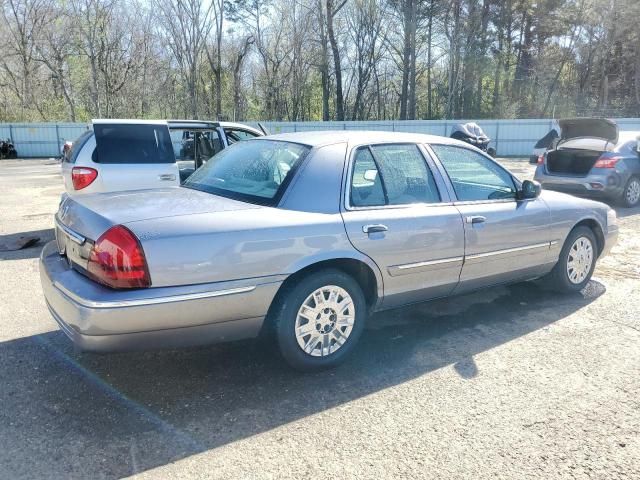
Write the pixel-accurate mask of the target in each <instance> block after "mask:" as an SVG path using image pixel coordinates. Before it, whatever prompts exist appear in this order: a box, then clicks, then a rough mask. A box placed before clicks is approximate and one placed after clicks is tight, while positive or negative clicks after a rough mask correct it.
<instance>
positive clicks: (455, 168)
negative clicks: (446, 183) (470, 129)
mask: <svg viewBox="0 0 640 480" xmlns="http://www.w3.org/2000/svg"><path fill="white" fill-rule="evenodd" d="M431 148H432V149H433V151H434V152H435V153H436V155H437V156H438V158H439V159H440V162H442V165H443V166H444V168H445V170H446V171H447V174H449V178H450V179H451V183H452V184H453V189H454V190H455V192H456V196H457V197H458V200H460V201H480V200H499V199H509V198H511V199H514V198H515V196H516V188H515V184H514V183H513V178H512V177H511V175H510V174H509V172H507V171H506V170H504V169H503V168H502V167H500V166H499V165H498V164H497V163H495V162H494V161H493V160H489V159H488V158H487V157H485V156H484V155H481V154H479V153H477V152H474V151H473V150H469V149H468V148H463V147H456V146H452V145H431Z"/></svg>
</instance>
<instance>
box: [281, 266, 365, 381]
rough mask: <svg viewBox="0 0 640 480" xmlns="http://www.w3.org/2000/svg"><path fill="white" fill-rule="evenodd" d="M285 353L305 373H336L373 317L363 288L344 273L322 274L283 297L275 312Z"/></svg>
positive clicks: (288, 359) (304, 282)
mask: <svg viewBox="0 0 640 480" xmlns="http://www.w3.org/2000/svg"><path fill="white" fill-rule="evenodd" d="M272 314H273V322H274V328H275V337H276V340H277V343H278V347H279V350H280V353H281V354H282V356H283V357H284V359H285V360H286V361H287V363H289V365H291V366H292V367H294V368H296V369H298V370H302V371H313V370H321V369H325V368H332V367H335V366H337V365H339V364H340V363H342V362H343V361H344V359H345V358H346V357H347V356H348V355H349V354H350V353H351V351H352V350H353V349H354V347H355V345H356V343H357V341H358V339H359V338H360V335H361V334H362V331H363V329H364V323H365V321H366V317H367V305H366V301H365V298H364V295H363V293H362V289H361V288H360V286H359V285H358V283H357V282H356V281H355V280H354V279H353V278H352V277H350V276H349V275H347V274H345V273H344V272H342V271H340V270H333V269H330V270H329V269H328V270H322V271H319V272H315V273H312V274H310V275H308V276H306V277H304V278H303V279H302V280H301V281H299V282H296V283H295V284H292V285H291V286H289V287H287V289H286V290H285V291H283V292H282V295H281V296H280V298H279V300H278V304H277V305H276V306H275V308H274V310H273V312H272Z"/></svg>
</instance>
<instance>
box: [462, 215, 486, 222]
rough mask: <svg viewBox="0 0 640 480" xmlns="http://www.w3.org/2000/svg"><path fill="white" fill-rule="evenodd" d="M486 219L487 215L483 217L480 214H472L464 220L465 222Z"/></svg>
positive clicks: (483, 220)
mask: <svg viewBox="0 0 640 480" xmlns="http://www.w3.org/2000/svg"><path fill="white" fill-rule="evenodd" d="M486 220H487V217H483V216H482V215H474V216H471V217H467V219H466V222H467V223H471V224H474V223H484V222H485V221H486Z"/></svg>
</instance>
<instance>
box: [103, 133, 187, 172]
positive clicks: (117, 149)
mask: <svg viewBox="0 0 640 480" xmlns="http://www.w3.org/2000/svg"><path fill="white" fill-rule="evenodd" d="M93 131H94V132H95V135H96V145H97V149H96V155H94V158H93V161H94V162H97V163H145V164H148V163H174V162H175V161H176V160H175V157H174V155H173V146H172V145H171V136H170V135H169V128H168V127H167V126H166V125H131V124H120V125H118V124H94V126H93Z"/></svg>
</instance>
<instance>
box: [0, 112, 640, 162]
mask: <svg viewBox="0 0 640 480" xmlns="http://www.w3.org/2000/svg"><path fill="white" fill-rule="evenodd" d="M468 121H475V122H476V123H478V124H479V125H480V126H481V127H482V129H483V130H484V131H485V132H486V134H487V135H488V136H489V137H490V138H491V139H492V142H491V146H493V147H494V148H495V149H496V151H497V152H498V155H501V156H527V155H529V154H530V153H531V150H532V149H533V145H534V144H535V142H536V141H537V140H538V139H539V138H541V137H542V136H544V135H545V134H546V133H547V132H548V131H549V130H550V129H551V126H552V122H553V120H551V119H533V120H529V119H527V120H397V121H390V120H381V121H364V122H262V124H263V125H264V126H265V127H266V128H267V129H268V130H269V132H270V133H284V132H303V131H313V130H389V131H395V132H413V133H428V134H432V135H444V136H449V135H450V133H451V129H452V128H453V126H454V125H455V124H457V123H465V122H468ZM616 122H617V123H618V126H619V127H620V130H634V131H640V118H620V119H616ZM248 123H249V124H253V125H255V122H248ZM87 128H89V125H88V124H84V123H16V124H6V123H5V124H3V123H0V138H1V139H6V138H9V139H11V140H12V141H13V143H14V145H15V147H16V150H17V151H18V155H19V156H20V157H22V158H30V157H54V156H57V155H59V154H60V149H61V147H62V144H63V143H64V142H65V140H74V139H75V138H77V137H78V136H79V135H80V134H81V133H82V132H83V131H85V130H86V129H87Z"/></svg>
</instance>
